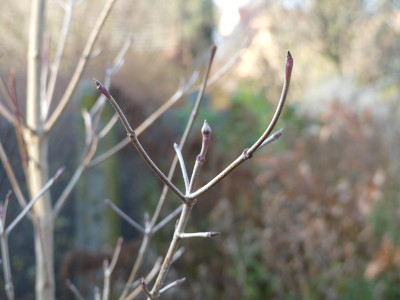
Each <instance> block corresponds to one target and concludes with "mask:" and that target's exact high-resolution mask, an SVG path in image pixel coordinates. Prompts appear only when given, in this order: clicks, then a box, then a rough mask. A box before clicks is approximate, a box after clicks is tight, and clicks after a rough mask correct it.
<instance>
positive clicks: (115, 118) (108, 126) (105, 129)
mask: <svg viewBox="0 0 400 300" xmlns="http://www.w3.org/2000/svg"><path fill="white" fill-rule="evenodd" d="M117 121H118V114H117V113H115V114H114V115H113V116H112V117H111V119H110V120H109V121H108V123H107V124H106V125H105V126H104V127H103V129H102V130H101V131H100V132H99V134H98V137H99V140H101V139H102V138H104V137H105V136H106V135H107V133H109V132H110V130H111V129H112V128H113V127H114V125H115V123H117ZM92 162H93V161H92Z"/></svg>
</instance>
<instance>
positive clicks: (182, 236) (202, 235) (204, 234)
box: [179, 231, 221, 239]
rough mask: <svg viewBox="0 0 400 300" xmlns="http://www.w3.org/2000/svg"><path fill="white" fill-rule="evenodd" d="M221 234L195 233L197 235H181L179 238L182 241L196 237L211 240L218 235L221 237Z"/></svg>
mask: <svg viewBox="0 0 400 300" xmlns="http://www.w3.org/2000/svg"><path fill="white" fill-rule="evenodd" d="M220 234H221V232H212V231H210V232H195V233H181V234H179V237H180V238H181V239H187V238H195V237H201V238H211V237H214V236H217V235H220Z"/></svg>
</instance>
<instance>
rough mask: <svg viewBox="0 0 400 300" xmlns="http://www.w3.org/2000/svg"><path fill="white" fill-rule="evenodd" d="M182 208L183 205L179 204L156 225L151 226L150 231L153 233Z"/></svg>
mask: <svg viewBox="0 0 400 300" xmlns="http://www.w3.org/2000/svg"><path fill="white" fill-rule="evenodd" d="M182 208H183V205H180V206H179V207H178V208H177V209H175V210H174V211H173V212H171V213H170V214H169V215H168V216H166V217H165V218H164V219H162V220H161V221H160V222H159V223H158V224H157V225H155V226H154V227H153V228H152V230H151V233H152V234H155V233H156V232H157V231H158V230H160V229H161V228H163V227H164V226H165V225H166V224H167V223H168V222H169V221H171V220H172V219H173V218H175V217H176V216H177V215H178V214H179V213H180V212H181V211H182Z"/></svg>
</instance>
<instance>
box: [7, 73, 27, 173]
mask: <svg viewBox="0 0 400 300" xmlns="http://www.w3.org/2000/svg"><path fill="white" fill-rule="evenodd" d="M8 85H9V88H10V96H11V99H12V101H13V108H14V117H15V123H14V124H15V131H16V136H17V142H18V148H19V153H20V156H21V162H22V167H23V170H24V175H25V178H27V176H28V172H27V169H28V154H27V150H26V146H25V143H24V138H23V136H22V134H23V126H22V124H21V114H20V111H19V105H18V97H17V87H16V84H15V73H14V71H13V70H11V71H10V76H9V79H8Z"/></svg>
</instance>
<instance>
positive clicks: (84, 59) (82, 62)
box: [44, 0, 116, 132]
mask: <svg viewBox="0 0 400 300" xmlns="http://www.w3.org/2000/svg"><path fill="white" fill-rule="evenodd" d="M115 1H116V0H108V1H107V2H106V4H105V5H104V8H103V10H102V12H101V13H100V15H99V18H98V19H97V22H96V24H95V25H94V27H93V30H92V32H91V33H90V36H89V38H88V40H87V43H86V45H85V48H84V49H83V52H82V56H81V58H80V59H79V62H78V64H77V66H76V69H75V71H74V74H73V75H72V78H71V80H70V82H69V84H68V87H67V89H66V90H65V92H64V95H63V96H62V98H61V100H60V102H59V103H58V105H57V107H56V109H55V110H54V112H53V113H52V114H51V116H50V118H49V119H48V120H47V122H46V123H45V125H44V130H45V131H46V132H47V131H49V130H50V129H51V128H52V127H53V126H54V124H55V123H56V122H57V121H58V119H59V118H60V116H61V114H62V112H63V111H64V108H65V106H66V105H67V103H68V101H69V100H70V98H71V96H72V93H73V92H74V90H75V88H76V86H77V84H78V82H79V79H80V78H81V75H82V73H83V70H84V69H85V67H86V65H87V63H88V61H89V58H90V54H91V52H92V50H93V46H94V43H95V42H96V40H97V37H98V36H99V33H100V31H101V28H102V27H103V25H104V22H105V20H106V19H107V16H108V15H109V13H110V11H111V8H112V6H113V5H114V3H115Z"/></svg>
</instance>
